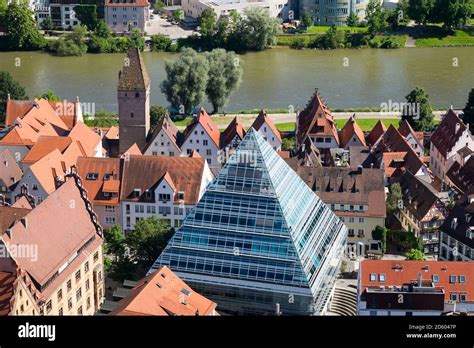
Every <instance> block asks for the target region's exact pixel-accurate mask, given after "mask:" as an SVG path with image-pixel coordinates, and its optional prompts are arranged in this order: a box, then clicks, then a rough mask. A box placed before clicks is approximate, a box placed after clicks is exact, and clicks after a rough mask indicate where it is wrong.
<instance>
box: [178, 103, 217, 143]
mask: <svg viewBox="0 0 474 348" xmlns="http://www.w3.org/2000/svg"><path fill="white" fill-rule="evenodd" d="M198 124H200V125H201V127H202V128H204V131H205V132H206V133H207V134H208V135H209V137H210V138H211V140H212V141H213V143H214V144H216V146H219V144H220V138H221V132H220V131H219V127H217V125H216V124H215V123H214V121H213V120H212V118H211V117H210V116H209V114H208V113H207V112H206V110H204V108H203V107H201V108H200V109H199V113H198V115H197V117H195V118H193V120H192V121H191V122H190V123H189V124H188V125H187V126H186V129H185V130H184V139H183V143H184V142H185V141H186V139H187V138H188V137H189V135H191V134H192V132H193V130H194V128H195V127H196V126H197V125H198Z"/></svg>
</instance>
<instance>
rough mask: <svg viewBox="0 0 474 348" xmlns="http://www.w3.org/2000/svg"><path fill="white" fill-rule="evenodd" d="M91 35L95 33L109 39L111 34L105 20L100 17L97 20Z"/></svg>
mask: <svg viewBox="0 0 474 348" xmlns="http://www.w3.org/2000/svg"><path fill="white" fill-rule="evenodd" d="M93 35H97V36H98V37H101V38H104V39H109V38H110V37H111V36H112V34H111V33H110V30H109V27H108V26H107V23H106V22H105V20H103V19H100V20H98V21H97V24H96V26H95V29H94V34H93Z"/></svg>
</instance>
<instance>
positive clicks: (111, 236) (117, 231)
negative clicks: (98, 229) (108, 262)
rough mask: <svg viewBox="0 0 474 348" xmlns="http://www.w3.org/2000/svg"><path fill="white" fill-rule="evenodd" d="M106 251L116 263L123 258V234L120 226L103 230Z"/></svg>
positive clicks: (124, 247)
mask: <svg viewBox="0 0 474 348" xmlns="http://www.w3.org/2000/svg"><path fill="white" fill-rule="evenodd" d="M104 236H105V244H106V251H107V253H108V254H109V255H111V256H113V258H114V261H115V262H117V261H119V260H121V259H124V258H125V250H126V244H125V240H126V239H125V234H124V233H123V231H122V228H121V227H120V225H114V226H112V227H111V228H109V229H106V230H104Z"/></svg>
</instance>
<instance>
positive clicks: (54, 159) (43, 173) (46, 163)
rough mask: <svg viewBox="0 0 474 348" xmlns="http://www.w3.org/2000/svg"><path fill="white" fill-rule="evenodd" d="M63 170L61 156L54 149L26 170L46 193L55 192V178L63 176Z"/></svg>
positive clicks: (64, 167)
mask: <svg viewBox="0 0 474 348" xmlns="http://www.w3.org/2000/svg"><path fill="white" fill-rule="evenodd" d="M65 169H66V165H65V162H64V158H63V155H62V154H61V152H59V150H58V149H54V150H53V151H51V152H50V153H49V154H47V155H46V156H44V157H43V158H41V159H40V160H39V161H37V162H35V163H33V164H32V165H31V166H30V167H29V168H28V170H29V171H31V173H32V174H33V175H34V176H35V177H36V179H37V180H38V182H39V183H40V185H41V186H42V187H43V189H44V190H45V191H46V192H47V193H52V192H54V191H55V190H56V177H57V176H64V171H65Z"/></svg>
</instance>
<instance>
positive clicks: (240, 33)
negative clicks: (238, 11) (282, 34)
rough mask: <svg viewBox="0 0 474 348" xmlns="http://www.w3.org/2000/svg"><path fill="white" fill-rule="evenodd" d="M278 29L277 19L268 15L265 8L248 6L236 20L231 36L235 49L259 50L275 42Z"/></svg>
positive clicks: (278, 22)
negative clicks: (241, 16)
mask: <svg viewBox="0 0 474 348" xmlns="http://www.w3.org/2000/svg"><path fill="white" fill-rule="evenodd" d="M279 30H280V21H279V19H277V18H272V17H270V14H269V12H268V11H267V10H265V9H263V8H261V7H248V8H246V9H245V10H244V16H243V18H241V19H240V20H239V21H238V23H237V25H236V29H235V31H234V32H233V33H232V38H233V41H234V45H235V46H236V49H237V50H244V51H245V50H249V51H261V50H263V49H264V48H266V47H267V46H270V45H274V44H275V42H276V34H277V33H278V31H279Z"/></svg>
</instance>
